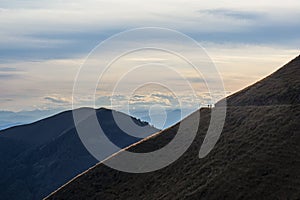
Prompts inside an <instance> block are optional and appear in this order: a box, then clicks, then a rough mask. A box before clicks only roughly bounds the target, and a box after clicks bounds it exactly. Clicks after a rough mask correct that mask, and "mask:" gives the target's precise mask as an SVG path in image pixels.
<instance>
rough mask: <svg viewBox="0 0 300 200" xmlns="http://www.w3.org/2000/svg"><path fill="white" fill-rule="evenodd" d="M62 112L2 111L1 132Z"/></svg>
mask: <svg viewBox="0 0 300 200" xmlns="http://www.w3.org/2000/svg"><path fill="white" fill-rule="evenodd" d="M59 112H61V111H60V110H57V109H50V110H39V109H36V110H31V111H19V112H12V111H0V130H3V129H6V128H10V127H13V126H17V125H22V124H28V123H32V122H35V121H37V120H40V119H43V118H46V117H49V116H51V115H54V114H57V113H59Z"/></svg>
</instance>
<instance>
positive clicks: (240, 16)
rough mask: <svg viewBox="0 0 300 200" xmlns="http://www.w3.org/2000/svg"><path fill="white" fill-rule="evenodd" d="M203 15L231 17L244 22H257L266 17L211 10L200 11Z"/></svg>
mask: <svg viewBox="0 0 300 200" xmlns="http://www.w3.org/2000/svg"><path fill="white" fill-rule="evenodd" d="M199 12H200V13H202V14H208V15H214V16H217V17H229V18H233V19H242V20H257V19H262V18H263V17H264V16H265V15H264V13H261V12H253V11H252V12H250V11H239V10H231V9H210V10H200V11H199Z"/></svg>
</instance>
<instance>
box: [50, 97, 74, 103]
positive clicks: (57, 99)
mask: <svg viewBox="0 0 300 200" xmlns="http://www.w3.org/2000/svg"><path fill="white" fill-rule="evenodd" d="M44 99H45V100H48V101H50V102H52V103H57V104H68V103H70V101H69V100H67V99H66V98H62V97H53V96H47V97H44Z"/></svg>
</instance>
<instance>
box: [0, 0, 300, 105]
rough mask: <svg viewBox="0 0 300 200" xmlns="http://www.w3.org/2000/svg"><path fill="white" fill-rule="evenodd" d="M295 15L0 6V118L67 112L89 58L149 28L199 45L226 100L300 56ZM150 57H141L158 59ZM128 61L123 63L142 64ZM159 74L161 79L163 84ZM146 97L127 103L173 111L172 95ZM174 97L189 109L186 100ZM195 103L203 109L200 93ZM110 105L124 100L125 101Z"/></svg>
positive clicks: (124, 4) (290, 2) (274, 7)
mask: <svg viewBox="0 0 300 200" xmlns="http://www.w3.org/2000/svg"><path fill="white" fill-rule="evenodd" d="M299 8H300V1H299V0H285V1H274V0H266V1H259V0H252V1H232V0H223V1H217V0H210V1H201V0H200V1H199V0H197V1H183V0H160V1H158V0H151V1H145V0H132V1H130V0H128V1H124V0H109V1H92V0H72V1H71V0H64V1H61V0H51V1H50V0H48V1H47V0H1V1H0V27H1V28H0V83H1V84H0V91H1V92H0V110H12V111H20V110H34V109H57V108H60V109H62V110H64V109H69V108H71V100H72V88H73V82H74V78H75V76H76V74H77V72H78V69H79V68H80V66H81V65H82V63H83V62H84V60H85V58H86V57H87V55H88V54H89V52H90V51H91V50H92V49H93V48H94V47H95V46H96V45H98V44H99V43H100V42H101V41H103V40H105V39H107V38H108V37H110V36H112V35H114V34H117V33H119V32H121V31H126V30H129V29H132V28H138V27H149V26H154V27H164V28H169V29H174V30H177V31H180V32H182V33H184V34H186V35H187V36H189V37H191V38H193V39H195V40H196V41H197V42H199V44H201V45H202V46H203V47H204V48H205V50H206V51H207V53H208V55H209V56H210V58H211V59H212V60H213V61H214V63H215V65H216V67H217V68H218V70H219V72H220V74H221V75H222V78H223V80H224V84H225V89H226V92H228V94H230V93H232V92H234V91H237V90H239V89H241V88H243V87H245V86H247V85H249V84H251V83H253V82H255V81H257V80H259V79H261V78H263V77H264V76H266V75H268V74H270V73H271V72H273V71H274V70H276V69H278V68H279V67H281V66H282V65H283V64H284V63H286V62H288V61H289V60H291V59H292V58H294V57H295V56H297V55H298V54H299V46H300V36H299V32H300V21H299V20H298V19H299V18H300V10H299ZM167 41H168V40H166V42H167ZM129 42H134V41H129ZM170 43H171V41H170ZM170 45H171V44H170ZM107 53H108V54H109V52H107ZM154 54H155V53H153V52H152V54H151V53H149V55H144V57H148V58H149V56H150V57H151V58H152V59H154V58H155V59H158V58H160V59H165V57H162V58H161V57H160V56H162V55H155V57H154V58H153V56H154ZM135 56H136V57H133V56H131V57H130V59H131V60H135V61H137V60H139V59H141V58H144V57H143V55H135ZM128 59H129V58H127V60H128ZM125 60H126V59H125ZM173 61H174V63H176V62H175V60H173ZM124 62H125V61H124ZM177 64H178V62H177ZM119 66H121V65H119ZM181 69H183V68H181ZM185 72H187V71H185ZM149 74H151V73H150V72H149ZM149 74H146V75H145V76H148V75H149ZM164 74H165V73H161V74H160V76H161V77H160V78H161V79H168V80H169V79H170V74H166V75H165V76H164ZM168 75H169V76H168ZM191 78H193V77H191ZM171 81H174V80H171ZM206 81H209V80H206ZM175 82H176V81H175ZM175 82H174V84H175ZM177 83H178V82H177ZM178 84H179V83H178ZM123 86H125V87H126V84H125V85H123ZM178 87H180V86H178ZM195 87H197V85H195ZM146 91H148V93H147V92H145V91H144V92H143V91H140V92H139V93H138V94H137V93H136V94H135V95H133V96H132V97H130V99H131V102H133V103H136V104H137V105H140V104H141V102H142V104H143V105H148V104H149V103H150V104H151V103H160V104H161V105H163V106H168V105H170V104H172V102H173V103H174V102H175V103H174V105H178V102H176V98H175V97H174V95H173V94H171V93H170V94H169V95H165V96H162V94H163V93H165V94H166V93H167V92H163V91H159V90H156V91H152V94H150V90H149V89H148V90H146ZM178 95H182V96H183V98H186V102H185V104H186V105H187V104H188V102H190V99H189V98H188V97H186V96H185V95H186V94H184V93H182V94H178ZM198 95H199V101H201V103H202V102H203V103H207V99H209V97H208V96H207V91H206V90H203V92H202V93H201V94H198ZM88 98H89V97H86V99H84V98H83V99H81V101H82V105H84V102H85V101H88ZM117 98H118V99H117V101H120V102H121V101H127V100H128V96H127V94H119V96H117ZM174 99H175V100H174ZM96 100H97V102H96V105H97V106H99V107H100V106H107V104H108V102H109V100H110V99H109V95H107V96H106V93H105V92H102V93H101V92H99V93H98V96H97V97H96Z"/></svg>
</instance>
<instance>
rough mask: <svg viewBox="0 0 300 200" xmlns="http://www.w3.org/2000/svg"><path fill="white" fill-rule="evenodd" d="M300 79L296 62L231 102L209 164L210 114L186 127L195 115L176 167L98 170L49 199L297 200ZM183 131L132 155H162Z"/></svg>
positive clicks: (162, 137)
mask: <svg viewBox="0 0 300 200" xmlns="http://www.w3.org/2000/svg"><path fill="white" fill-rule="evenodd" d="M299 77H300V57H297V58H296V59H294V60H293V61H291V62H290V63H288V64H287V65H285V66H284V67H283V68H281V69H279V70H278V71H276V72H275V73H273V74H272V75H270V76H268V77H267V78H265V79H263V80H262V81H259V82H258V83H256V84H254V85H252V86H250V87H248V88H246V89H244V90H242V91H240V92H238V93H236V94H233V95H231V96H230V97H228V107H227V116H226V122H225V126H224V129H223V131H222V135H221V137H220V139H219V141H218V143H217V144H216V146H215V147H214V149H213V150H212V151H211V152H210V153H209V154H208V156H206V157H205V158H203V159H199V157H198V154H199V149H200V146H201V144H202V142H203V139H204V137H205V134H206V131H207V128H208V124H209V121H210V113H211V110H210V109H208V108H202V109H200V110H199V111H197V112H195V113H193V114H192V115H191V116H189V117H188V118H186V119H184V120H185V121H187V122H188V123H189V122H190V123H192V121H191V120H192V119H193V115H197V114H199V113H200V116H201V119H200V124H199V130H198V133H197V136H196V139H195V140H194V142H193V144H192V145H191V146H190V148H189V149H188V150H187V152H186V153H185V154H184V155H183V156H182V157H181V158H180V159H178V160H177V161H176V162H174V163H173V164H171V165H170V166H168V167H165V168H163V169H161V170H158V171H155V172H151V173H145V174H131V173H124V172H119V171H116V170H113V169H111V168H109V167H107V166H105V165H104V164H102V163H100V164H98V165H96V166H95V167H93V168H91V169H90V170H88V171H87V172H85V173H83V174H81V175H80V176H78V177H77V178H76V179H74V180H72V181H71V182H69V183H68V184H66V185H64V186H63V187H62V188H60V189H59V190H58V191H56V192H55V193H53V194H52V195H51V196H49V197H48V199H102V200H105V199H122V200H123V199H151V200H152V199H172V200H174V199H272V200H273V199H299V198H300V189H299V188H300V153H299V152H300V123H299V117H300V105H299V94H300V84H299ZM218 106H220V103H219V104H217V105H216V108H213V109H218ZM177 129H178V124H177V125H175V126H173V127H171V128H169V129H167V130H165V131H163V132H161V134H159V135H157V136H155V137H153V138H151V139H149V140H146V141H144V142H142V143H140V144H138V145H136V146H133V147H130V148H129V150H130V151H137V152H141V151H142V152H148V151H151V150H153V149H157V148H159V147H162V146H164V145H165V144H167V143H168V142H169V141H170V140H171V139H172V138H173V137H174V135H175V134H176V130H177ZM185 131H187V132H188V131H189V129H188V128H187V129H186V130H185ZM121 154H122V152H121V153H119V154H116V155H115V157H117V156H120V155H121ZM115 157H112V158H111V159H114V158H115Z"/></svg>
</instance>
